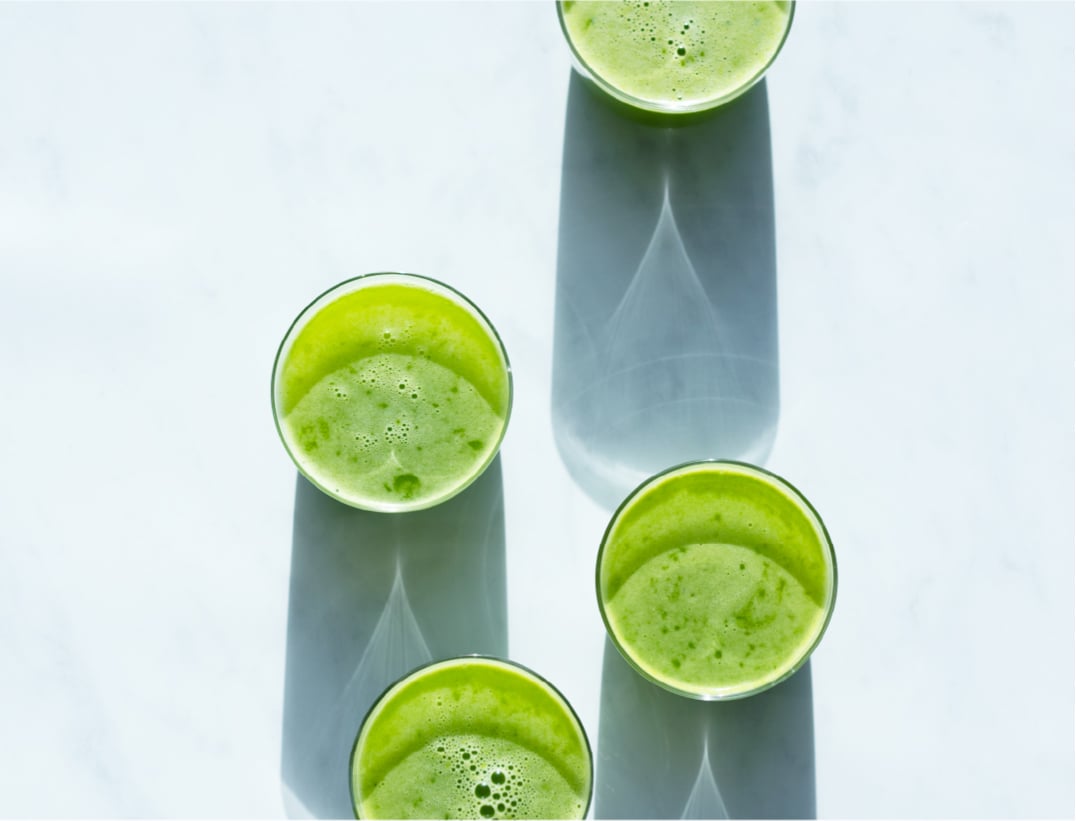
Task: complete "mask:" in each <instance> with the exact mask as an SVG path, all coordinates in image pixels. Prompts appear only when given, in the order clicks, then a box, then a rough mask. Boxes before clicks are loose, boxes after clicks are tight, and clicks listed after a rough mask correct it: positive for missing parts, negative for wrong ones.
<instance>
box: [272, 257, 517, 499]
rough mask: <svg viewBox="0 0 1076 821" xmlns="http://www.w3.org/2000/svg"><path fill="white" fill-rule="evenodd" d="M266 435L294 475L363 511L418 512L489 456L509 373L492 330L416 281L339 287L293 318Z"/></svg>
mask: <svg viewBox="0 0 1076 821" xmlns="http://www.w3.org/2000/svg"><path fill="white" fill-rule="evenodd" d="M273 405H274V411H275V414H276V420H277V427H278V429H279V431H280V435H281V438H282V439H283V441H284V444H285V446H286V447H287V449H288V451H289V453H290V454H291V456H292V458H293V459H294V460H295V463H296V465H297V466H298V467H299V469H300V470H301V471H302V472H303V473H304V474H305V475H306V476H307V477H308V478H309V479H310V480H311V481H312V482H314V484H316V485H317V486H318V487H320V488H321V489H322V490H324V491H325V492H327V493H329V494H330V495H332V496H334V497H336V498H337V499H339V500H340V501H343V502H346V503H347V504H350V505H353V506H355V507H361V508H365V509H369V510H385V511H401V510H416V509H420V508H424V507H429V506H431V505H433V504H436V503H438V502H440V501H443V500H445V499H447V498H449V497H450V496H452V495H454V494H455V493H457V492H459V491H460V490H462V489H463V488H464V487H466V486H467V485H468V484H469V483H470V482H471V481H472V480H473V479H474V478H476V477H477V476H478V475H479V474H480V473H481V472H482V470H483V469H484V468H485V467H486V466H487V465H488V464H489V463H490V462H491V461H492V460H493V457H494V456H495V455H496V453H497V449H498V448H499V446H500V443H501V439H502V437H503V435H504V430H505V426H506V425H507V421H508V415H509V409H510V405H511V377H510V371H509V367H508V360H507V356H506V355H505V353H504V349H503V347H502V346H501V344H500V341H499V339H498V338H497V335H496V333H495V332H494V330H493V328H492V326H490V324H489V323H488V321H487V320H486V319H485V317H484V316H483V315H482V314H481V313H480V312H479V311H478V310H477V308H475V307H474V306H473V305H471V304H470V303H469V302H467V301H466V300H465V299H464V298H463V297H462V296H461V295H459V294H457V293H456V292H455V291H452V290H451V289H449V288H448V287H447V286H444V285H441V284H440V283H437V282H435V281H433V280H428V279H425V278H423V277H418V276H412V275H403V274H377V275H371V276H367V277H359V278H357V279H354V280H349V281H348V282H345V283H343V284H341V285H339V286H337V287H336V288H334V289H333V290H332V291H329V292H328V293H327V294H325V295H323V296H322V297H321V298H319V299H318V300H317V301H316V302H315V303H314V304H313V305H311V306H310V307H309V308H307V310H306V311H304V312H303V314H302V315H301V316H300V317H299V319H297V320H296V322H295V324H294V325H293V326H292V329H291V331H290V332H289V333H288V336H287V337H286V338H285V340H284V344H283V345H282V346H281V350H280V353H279V354H278V356H277V363H276V367H275V368H274V378H273Z"/></svg>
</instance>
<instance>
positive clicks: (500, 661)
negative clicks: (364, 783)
mask: <svg viewBox="0 0 1076 821" xmlns="http://www.w3.org/2000/svg"><path fill="white" fill-rule="evenodd" d="M468 662H486V663H490V664H492V665H494V666H496V665H500V666H501V667H505V668H508V669H510V670H515V671H516V672H520V673H523V674H524V675H525V676H528V677H530V678H532V679H534V680H535V681H537V682H538V683H539V684H540V685H542V686H544V687H545V688H546V689H547V690H549V691H550V692H551V693H552V694H553V696H554V697H555V698H556V699H557V700H559V701H560V702H561V704H562V705H563V706H564V707H565V708H566V709H567V712H568V715H570V716H571V718H572V721H573V722H575V726H576V728H577V729H578V730H579V735H580V736H581V737H582V739H583V747H584V749H585V750H586V753H587V776H588V777H587V801H586V806H584V807H583V813H582V815H580V816H579V818H580V821H581V819H584V818H586V817H587V813H589V812H590V807H591V804H593V803H594V751H593V749H591V746H590V737H589V736H588V735H587V731H586V727H584V726H583V721H582V720H581V719H580V718H579V714H578V713H577V712H576V711H575V707H573V706H572V703H571V702H570V701H569V700H568V698H567V697H566V696H565V695H564V693H562V692H561V691H560V689H559V688H558V687H557V686H556V685H555V684H553V682H551V681H550V680H549V679H547V678H546V677H545V676H543V675H542V674H541V673H537V672H535V671H534V670H533V669H531V668H530V667H528V666H527V665H525V664H521V663H519V662H518V661H512V660H511V659H508V658H504V657H502V656H495V655H490V654H486V653H464V654H463V655H459V656H450V657H448V658H442V659H434V660H432V661H427V662H424V663H422V664H419V665H418V666H417V667H413V668H412V669H411V670H409V671H407V672H406V673H404V674H403V675H401V676H399V677H398V678H397V679H395V680H394V681H392V682H391V683H390V684H389V685H388V686H387V687H385V689H384V690H382V691H381V694H380V695H378V697H377V698H375V699H374V700H373V702H372V703H371V704H370V707H369V709H367V711H366V714H365V715H364V716H363V718H362V721H361V722H360V723H359V729H358V731H357V732H356V733H355V741H354V742H353V743H352V745H351V754H350V755H349V756H348V769H347V779H348V793H349V794H350V796H351V809H352V812H353V813H354V815H355V818H357V819H358V818H362V817H363V816H362V815H360V813H359V802H358V801H356V800H355V779H354V777H353V776H354V773H355V756H356V754H357V753H358V750H359V742H360V741H361V740H362V737H363V733H364V732H365V730H366V726H367V724H369V722H370V719H371V718H373V716H374V714H375V713H376V712H377V708H378V706H379V705H380V704H381V703H382V702H383V701H385V699H387V698H388V697H389V696H390V695H391V694H392V692H393V691H394V690H396V689H397V688H398V687H400V686H402V685H403V684H405V683H406V682H408V681H409V680H410V679H412V678H414V677H416V676H418V675H419V674H421V673H424V672H426V671H428V670H431V669H433V668H435V667H450V666H458V665H463V664H465V663H468Z"/></svg>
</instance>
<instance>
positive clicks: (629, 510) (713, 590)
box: [599, 463, 834, 696]
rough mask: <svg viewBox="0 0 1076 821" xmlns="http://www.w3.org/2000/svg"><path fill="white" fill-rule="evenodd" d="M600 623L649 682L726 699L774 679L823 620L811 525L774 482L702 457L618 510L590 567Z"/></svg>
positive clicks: (824, 585) (818, 556) (823, 577)
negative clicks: (595, 577) (595, 567)
mask: <svg viewBox="0 0 1076 821" xmlns="http://www.w3.org/2000/svg"><path fill="white" fill-rule="evenodd" d="M599 585H600V592H601V597H602V601H603V602H604V611H605V616H606V619H607V620H608V622H609V627H610V629H611V630H612V632H613V634H614V636H615V637H616V639H617V641H618V643H619V644H620V646H621V647H622V648H623V649H624V650H625V651H626V652H627V653H628V654H629V655H630V656H631V657H632V658H633V659H634V661H635V663H636V664H637V665H639V666H640V667H641V668H642V669H644V670H645V671H646V672H647V673H648V674H649V675H651V676H652V677H653V678H655V679H657V680H659V681H661V682H664V683H666V684H668V685H670V686H672V687H674V688H675V689H678V690H682V691H686V692H692V693H697V694H700V695H714V696H720V695H731V694H735V693H737V692H746V691H749V690H753V689H755V688H757V687H760V686H763V685H764V684H766V683H768V682H771V681H774V680H776V679H778V678H780V677H781V676H782V675H783V674H784V673H785V672H787V671H788V670H789V669H791V668H792V667H793V666H794V665H795V664H796V663H797V662H798V661H799V660H800V659H801V658H802V657H803V655H804V653H806V652H807V651H808V650H809V649H810V647H811V645H812V643H813V642H814V641H815V639H816V638H817V637H818V635H819V633H820V631H821V630H822V629H823V627H824V626H825V621H826V616H827V613H828V611H829V608H830V606H831V604H832V598H833V585H834V568H833V564H832V558H831V554H830V550H829V546H828V543H827V542H826V540H825V537H824V535H823V533H822V531H821V524H820V523H818V522H817V520H816V519H815V517H813V515H811V514H810V512H809V510H808V509H806V508H805V506H804V505H803V503H801V502H800V501H799V500H798V499H796V498H795V497H794V496H793V495H792V494H791V492H790V491H787V490H785V489H784V488H783V487H782V486H780V485H778V484H776V483H775V482H774V480H771V479H769V478H768V477H766V476H764V475H762V474H758V473H756V472H754V471H752V470H751V469H749V468H746V467H740V466H736V465H724V464H720V463H717V464H706V465H701V466H695V467H691V468H686V469H682V470H681V471H677V472H674V473H671V474H667V475H666V476H663V477H660V478H659V479H657V480H655V481H654V482H653V483H652V484H651V485H649V486H648V487H647V488H646V489H644V490H643V491H641V492H640V493H639V494H638V495H637V496H636V497H635V498H634V499H633V500H632V501H631V502H629V503H628V505H627V506H626V507H625V508H624V509H623V510H622V511H621V512H620V514H619V516H618V518H617V519H616V521H615V522H614V524H613V526H612V528H611V530H610V533H609V535H608V537H607V541H606V543H605V547H604V549H603V551H602V555H601V558H600V564H599Z"/></svg>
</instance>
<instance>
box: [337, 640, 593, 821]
mask: <svg viewBox="0 0 1076 821" xmlns="http://www.w3.org/2000/svg"><path fill="white" fill-rule="evenodd" d="M590 785H591V773H590V754H589V747H588V744H587V741H586V736H585V734H584V733H583V730H582V728H581V726H580V725H579V723H578V720H577V719H576V718H575V715H574V713H572V711H571V709H570V707H568V705H567V703H566V702H565V701H564V700H563V698H562V697H561V696H560V695H559V694H558V693H556V691H555V690H553V689H552V688H551V687H550V686H549V685H547V684H545V683H544V682H542V681H541V680H540V679H538V678H537V677H535V676H533V675H531V674H529V673H528V672H526V671H524V670H522V669H521V668H517V667H516V666H514V665H510V664H507V663H505V662H500V661H496V660H493V659H480V658H466V659H457V660H452V661H449V662H442V663H439V664H435V665H431V666H430V667H428V668H425V669H423V670H420V671H418V672H417V673H415V674H413V675H412V676H410V677H408V678H407V679H405V680H404V681H403V682H401V683H400V684H398V685H396V686H395V687H393V688H392V689H390V691H389V692H388V693H387V694H386V695H385V696H384V697H383V698H382V700H381V701H379V702H378V704H376V705H375V706H374V708H373V709H372V710H371V712H370V715H369V716H368V717H367V719H366V721H365V722H364V723H363V728H362V730H361V732H360V734H359V737H358V739H357V741H356V746H355V752H354V754H353V757H352V794H353V796H354V798H355V802H356V810H357V813H358V814H359V815H361V816H362V817H371V818H407V817H418V818H432V817H436V818H582V817H583V815H584V814H585V812H586V809H587V805H588V802H589V796H590Z"/></svg>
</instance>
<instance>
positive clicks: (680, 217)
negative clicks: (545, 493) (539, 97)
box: [552, 72, 778, 508]
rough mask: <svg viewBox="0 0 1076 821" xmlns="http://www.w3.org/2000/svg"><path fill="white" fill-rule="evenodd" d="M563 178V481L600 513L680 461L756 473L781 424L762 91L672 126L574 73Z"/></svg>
mask: <svg viewBox="0 0 1076 821" xmlns="http://www.w3.org/2000/svg"><path fill="white" fill-rule="evenodd" d="M561 180H562V183H561V200H560V225H559V235H558V252H557V280H556V282H557V284H556V315H555V325H554V344H553V400H552V412H553V424H554V431H555V434H556V441H557V446H558V448H559V450H560V453H561V456H562V458H563V460H564V462H565V464H566V466H567V468H568V470H569V472H570V473H571V474H572V476H573V478H574V479H575V481H576V482H577V483H578V484H579V485H580V486H581V487H582V488H583V489H584V490H585V491H586V492H587V493H588V494H589V495H590V496H591V497H593V498H594V499H595V500H596V501H598V502H599V503H601V504H603V505H605V506H606V507H609V508H612V507H615V506H616V504H617V503H618V502H619V501H620V500H621V499H622V498H623V497H624V495H625V494H626V493H627V492H628V491H630V490H631V489H632V488H633V487H635V486H636V485H637V484H638V483H639V482H641V481H642V480H643V479H644V478H645V477H646V476H649V475H651V474H653V473H655V472H657V471H658V470H661V469H663V468H666V467H668V466H670V465H673V464H677V463H679V462H685V461H690V460H695V459H702V458H728V459H740V460H743V461H747V462H753V463H755V464H761V463H763V462H764V461H765V459H766V458H767V456H768V455H769V451H770V448H771V447H772V444H773V439H774V436H775V434H776V428H777V417H778V349H777V316H776V314H777V307H776V251H775V244H774V243H775V240H774V213H773V171H772V167H771V159H770V129H769V108H768V104H767V98H766V85H765V82H764V81H763V82H761V83H759V84H758V85H757V86H756V87H755V88H754V89H752V90H751V91H750V92H748V93H747V94H746V95H744V96H743V97H742V98H740V99H739V100H736V101H735V102H733V103H731V104H729V105H727V106H725V107H723V108H722V109H720V110H718V111H717V112H716V113H714V114H713V115H711V116H708V117H706V118H703V119H701V120H695V121H692V122H691V123H688V124H686V125H683V126H680V127H675V128H670V127H664V126H661V125H655V124H652V123H648V122H645V121H642V120H639V119H637V118H633V117H630V116H626V115H625V114H624V112H623V111H622V110H621V109H618V108H617V107H615V106H612V105H610V104H608V101H606V100H605V99H604V98H601V97H599V96H598V94H597V93H596V92H595V91H594V90H593V89H591V88H590V86H589V85H588V84H587V83H586V82H585V81H583V80H582V79H580V78H579V77H578V76H577V75H576V74H575V73H574V72H573V74H572V77H571V80H570V84H569V92H568V106H567V116H566V122H565V133H564V157H563V167H562V174H561Z"/></svg>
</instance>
